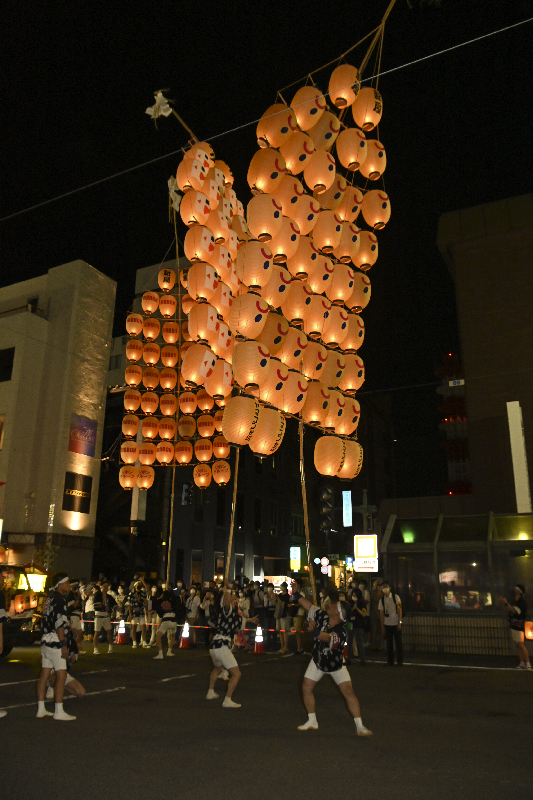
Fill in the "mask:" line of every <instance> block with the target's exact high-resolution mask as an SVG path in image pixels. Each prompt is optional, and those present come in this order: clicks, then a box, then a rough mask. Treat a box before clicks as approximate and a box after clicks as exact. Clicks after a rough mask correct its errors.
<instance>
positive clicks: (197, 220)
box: [180, 190, 211, 226]
mask: <svg viewBox="0 0 533 800" xmlns="http://www.w3.org/2000/svg"><path fill="white" fill-rule="evenodd" d="M210 213H211V203H210V200H209V198H208V197H207V196H206V195H205V194H204V193H203V192H196V191H194V190H190V191H188V192H185V194H184V195H183V197H182V199H181V203H180V217H181V218H182V220H183V222H184V223H185V225H188V226H190V225H205V223H206V221H207V218H208V217H209V214H210Z"/></svg>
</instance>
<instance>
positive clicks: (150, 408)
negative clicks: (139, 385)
mask: <svg viewBox="0 0 533 800" xmlns="http://www.w3.org/2000/svg"><path fill="white" fill-rule="evenodd" d="M158 406H159V397H158V396H157V395H156V393H155V392H145V393H144V394H143V396H142V397H141V408H142V410H143V413H144V414H155V412H156V411H157V408H158Z"/></svg>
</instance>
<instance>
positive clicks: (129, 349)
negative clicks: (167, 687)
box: [126, 339, 144, 363]
mask: <svg viewBox="0 0 533 800" xmlns="http://www.w3.org/2000/svg"><path fill="white" fill-rule="evenodd" d="M143 351H144V347H143V344H142V342H140V341H139V340H138V339H130V340H129V342H128V343H127V345H126V358H127V359H128V361H129V362H130V363H135V361H140V359H141V358H142V355H143Z"/></svg>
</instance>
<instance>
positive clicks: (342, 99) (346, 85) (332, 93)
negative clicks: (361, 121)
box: [328, 64, 361, 108]
mask: <svg viewBox="0 0 533 800" xmlns="http://www.w3.org/2000/svg"><path fill="white" fill-rule="evenodd" d="M360 86H361V84H360V83H359V81H358V80H357V69H356V67H352V65H351V64H341V65H340V66H339V67H337V68H336V69H334V70H333V72H332V73H331V78H330V79H329V86H328V93H329V99H330V100H331V102H332V103H333V104H334V105H336V106H337V108H345V107H346V106H351V105H352V103H353V101H354V100H355V98H356V97H357V95H358V94H359V89H360Z"/></svg>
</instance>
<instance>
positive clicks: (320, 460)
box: [314, 436, 346, 475]
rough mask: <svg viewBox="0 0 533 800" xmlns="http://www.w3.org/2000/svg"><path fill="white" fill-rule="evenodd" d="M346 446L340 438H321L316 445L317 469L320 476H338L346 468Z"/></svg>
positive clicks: (315, 458) (315, 459)
mask: <svg viewBox="0 0 533 800" xmlns="http://www.w3.org/2000/svg"><path fill="white" fill-rule="evenodd" d="M345 458H346V444H345V441H344V439H339V437H338V436H321V437H320V439H318V441H317V442H316V444H315V453H314V461H315V469H316V471H317V472H318V473H319V474H320V475H336V474H337V473H338V472H339V470H341V469H342V467H343V466H344V460H345Z"/></svg>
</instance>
